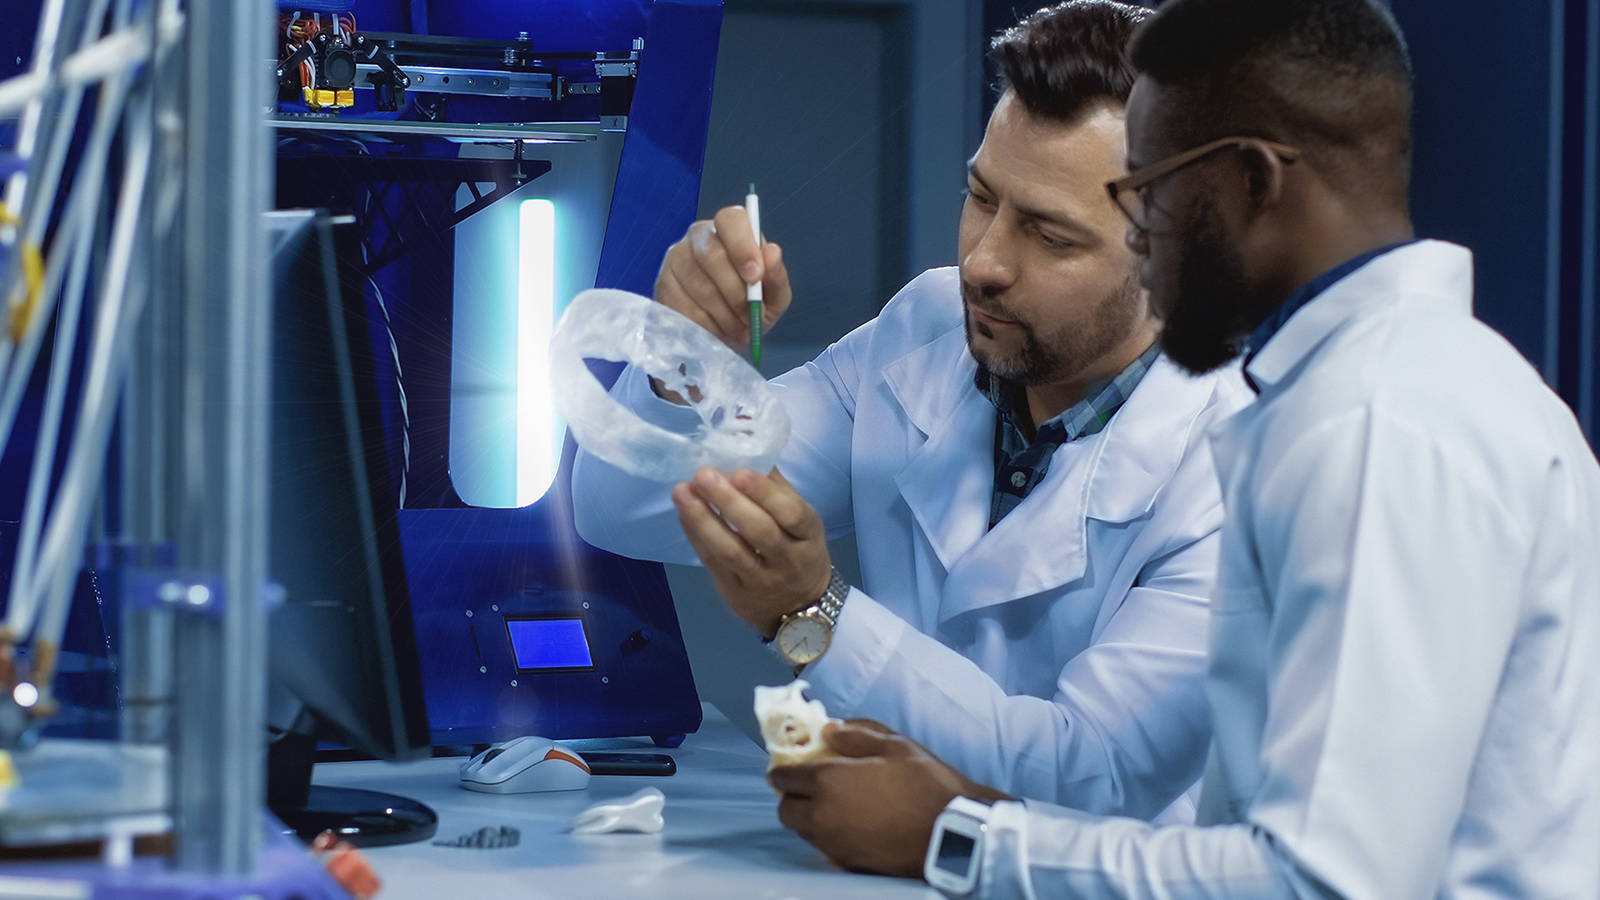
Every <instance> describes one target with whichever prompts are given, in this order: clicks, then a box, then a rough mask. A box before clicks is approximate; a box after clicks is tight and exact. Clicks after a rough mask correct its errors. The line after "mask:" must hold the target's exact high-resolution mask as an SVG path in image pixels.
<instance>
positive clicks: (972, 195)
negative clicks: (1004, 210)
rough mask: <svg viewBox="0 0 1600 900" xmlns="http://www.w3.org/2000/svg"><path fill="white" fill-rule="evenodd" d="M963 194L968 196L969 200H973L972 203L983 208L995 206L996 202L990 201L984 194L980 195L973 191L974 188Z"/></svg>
mask: <svg viewBox="0 0 1600 900" xmlns="http://www.w3.org/2000/svg"><path fill="white" fill-rule="evenodd" d="M962 193H963V194H966V195H967V199H968V200H971V201H972V202H974V203H976V204H978V205H979V206H983V207H990V206H994V201H993V200H991V199H989V198H988V197H986V196H984V195H983V194H980V193H978V192H977V191H975V190H973V189H972V188H967V189H966V190H964V191H962Z"/></svg>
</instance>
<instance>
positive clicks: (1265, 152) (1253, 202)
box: [1239, 141, 1286, 213]
mask: <svg viewBox="0 0 1600 900" xmlns="http://www.w3.org/2000/svg"><path fill="white" fill-rule="evenodd" d="M1239 155H1240V158H1241V161H1242V162H1243V164H1244V176H1245V189H1246V192H1247V195H1248V196H1249V198H1250V208H1251V212H1256V213H1260V212H1265V211H1267V210H1270V209H1273V208H1275V207H1277V205H1278V204H1280V203H1282V202H1283V190H1284V178H1285V175H1286V173H1285V171H1284V165H1285V164H1284V161H1283V159H1282V157H1280V156H1278V154H1276V153H1274V152H1272V151H1271V150H1270V149H1268V148H1267V147H1266V146H1265V145H1264V144H1261V143H1259V142H1257V141H1246V142H1245V144H1244V146H1243V147H1241V148H1240V150H1239Z"/></svg>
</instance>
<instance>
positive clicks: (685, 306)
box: [656, 206, 792, 350]
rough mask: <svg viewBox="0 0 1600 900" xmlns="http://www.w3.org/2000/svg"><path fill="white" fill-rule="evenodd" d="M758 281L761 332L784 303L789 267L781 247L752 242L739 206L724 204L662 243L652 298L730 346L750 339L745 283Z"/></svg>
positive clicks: (786, 305)
mask: <svg viewBox="0 0 1600 900" xmlns="http://www.w3.org/2000/svg"><path fill="white" fill-rule="evenodd" d="M757 282H760V283H761V292H762V303H761V320H762V332H763V333H765V332H766V331H767V330H770V329H771V328H772V326H773V325H776V324H777V322H778V319H779V318H780V317H782V316H783V312H784V310H786V309H788V308H789V301H790V299H792V295H791V293H790V290H789V272H788V270H787V269H785V268H784V265H783V249H782V248H781V247H779V246H778V245H777V244H774V243H771V242H768V243H766V244H762V245H757V243H756V238H755V234H754V233H753V232H752V231H751V230H750V218H749V216H747V215H745V211H744V207H742V206H729V207H725V208H723V209H722V210H721V211H719V212H718V213H717V216H716V218H715V219H713V220H710V221H707V220H704V219H702V220H701V221H698V222H696V223H694V224H693V225H690V226H689V231H688V233H687V234H685V235H684V236H683V239H682V240H680V241H678V242H677V243H676V244H673V245H672V246H671V247H669V248H667V256H666V258H665V259H663V260H662V262H661V271H660V273H659V274H657V276H656V302H657V303H660V304H662V305H663V306H666V307H667V308H669V309H672V310H674V311H675V312H678V313H681V314H682V315H684V316H685V317H687V318H689V319H691V320H692V321H694V322H696V323H698V324H699V325H700V326H701V327H702V328H704V329H705V330H707V331H709V332H711V333H712V334H714V335H716V336H717V337H718V338H720V339H721V340H722V342H723V343H725V344H727V345H728V346H729V347H732V348H733V349H735V350H738V349H740V348H742V347H744V346H745V345H747V344H749V343H750V305H749V303H748V301H746V300H745V287H746V285H751V284H755V283H757Z"/></svg>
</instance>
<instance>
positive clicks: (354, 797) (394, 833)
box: [267, 732, 439, 847]
mask: <svg viewBox="0 0 1600 900" xmlns="http://www.w3.org/2000/svg"><path fill="white" fill-rule="evenodd" d="M316 752H317V740H316V738H314V737H311V736H309V735H304V734H298V733H295V732H285V733H283V734H280V735H276V736H274V739H273V741H272V742H271V743H270V744H269V745H268V747H267V806H268V807H269V808H270V809H271V810H272V814H273V815H275V816H277V817H278V818H279V819H280V820H282V821H283V824H284V825H286V826H288V829H289V830H290V831H293V832H294V833H295V834H297V835H299V837H300V839H301V840H304V841H307V842H310V841H311V840H312V839H313V838H315V837H316V836H317V835H319V834H321V833H322V832H324V831H332V832H333V833H334V834H335V835H337V836H338V837H339V839H340V840H345V841H349V842H350V843H352V844H354V845H356V846H357V847H383V846H387V845H390V844H409V843H411V842H413V841H425V840H427V839H428V838H431V837H433V835H434V832H435V831H437V830H438V828H439V816H438V814H437V813H435V812H434V811H433V810H432V809H430V808H429V807H428V806H427V805H425V804H422V803H419V802H417V801H415V800H412V799H410V798H408V797H402V796H400V795H398V794H386V793H382V792H380V791H364V790H361V789H359V788H339V787H326V786H324V785H313V784H312V783H311V767H312V764H313V763H314V762H315V759H316Z"/></svg>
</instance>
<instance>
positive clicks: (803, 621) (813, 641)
mask: <svg viewBox="0 0 1600 900" xmlns="http://www.w3.org/2000/svg"><path fill="white" fill-rule="evenodd" d="M774 640H775V641H777V643H778V652H779V653H782V654H783V658H784V659H787V660H788V661H789V662H791V663H794V664H795V665H797V666H804V665H809V664H810V663H813V662H815V661H816V660H817V658H818V657H820V656H822V654H823V653H824V652H825V651H826V650H827V649H828V643H829V642H830V641H832V640H833V632H832V631H831V630H830V629H829V628H828V626H827V625H826V624H824V623H823V622H822V621H821V620H820V619H818V618H816V617H815V616H813V615H808V614H801V615H798V616H795V617H794V618H792V619H790V620H788V621H787V622H784V623H783V627H782V628H779V629H778V634H777V636H776V637H775V638H774Z"/></svg>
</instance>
